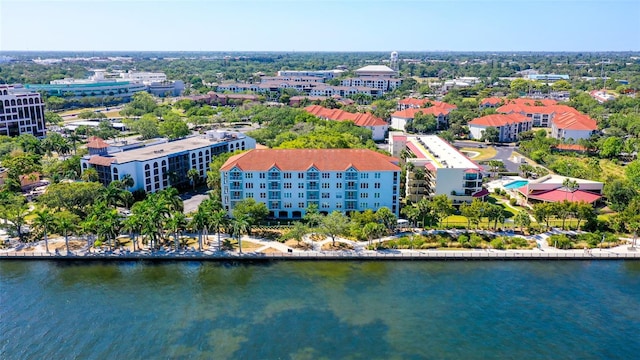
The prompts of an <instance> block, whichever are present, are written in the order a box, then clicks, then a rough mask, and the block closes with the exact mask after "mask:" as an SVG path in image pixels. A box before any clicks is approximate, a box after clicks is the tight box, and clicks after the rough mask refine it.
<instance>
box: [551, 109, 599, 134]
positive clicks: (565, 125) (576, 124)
mask: <svg viewBox="0 0 640 360" xmlns="http://www.w3.org/2000/svg"><path fill="white" fill-rule="evenodd" d="M552 122H553V124H554V125H555V126H556V127H557V128H559V129H563V130H590V131H594V130H598V123H597V122H596V121H595V120H593V119H592V118H590V117H588V116H587V115H582V114H575V113H564V114H562V115H558V116H555V117H554V118H553V120H552Z"/></svg>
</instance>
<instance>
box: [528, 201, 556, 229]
mask: <svg viewBox="0 0 640 360" xmlns="http://www.w3.org/2000/svg"><path fill="white" fill-rule="evenodd" d="M552 214H553V205H552V204H551V203H547V202H541V203H537V204H533V217H534V218H535V219H536V221H537V222H544V223H545V224H546V226H547V228H548V227H549V218H550V217H551V215H552Z"/></svg>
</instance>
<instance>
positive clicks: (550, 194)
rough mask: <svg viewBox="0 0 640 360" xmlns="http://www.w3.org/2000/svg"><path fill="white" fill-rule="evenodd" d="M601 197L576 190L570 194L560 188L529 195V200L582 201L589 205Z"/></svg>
mask: <svg viewBox="0 0 640 360" xmlns="http://www.w3.org/2000/svg"><path fill="white" fill-rule="evenodd" d="M601 197H602V195H599V194H594V193H590V192H588V191H584V190H576V191H574V192H573V193H572V192H569V191H566V190H564V189H562V188H560V189H555V190H549V191H541V192H538V193H532V194H529V199H534V200H541V201H547V202H561V201H564V200H567V201H570V202H580V201H584V202H587V203H589V204H591V203H593V202H595V201H596V200H598V199H600V198H601Z"/></svg>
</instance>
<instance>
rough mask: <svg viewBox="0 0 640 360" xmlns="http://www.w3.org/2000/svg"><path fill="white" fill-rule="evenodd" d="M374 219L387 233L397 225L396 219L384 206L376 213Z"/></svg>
mask: <svg viewBox="0 0 640 360" xmlns="http://www.w3.org/2000/svg"><path fill="white" fill-rule="evenodd" d="M376 218H377V219H378V221H379V222H380V223H382V224H383V225H384V227H385V228H386V229H387V231H389V232H391V231H393V230H394V229H395V227H396V225H397V224H398V217H397V216H396V215H395V214H394V213H392V212H391V210H390V209H389V208H388V207H386V206H383V207H381V208H379V209H378V210H377V211H376Z"/></svg>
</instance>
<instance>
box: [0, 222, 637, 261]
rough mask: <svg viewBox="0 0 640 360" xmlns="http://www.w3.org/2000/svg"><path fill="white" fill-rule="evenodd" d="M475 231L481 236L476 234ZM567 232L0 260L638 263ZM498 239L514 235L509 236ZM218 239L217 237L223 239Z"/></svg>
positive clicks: (26, 254)
mask: <svg viewBox="0 0 640 360" xmlns="http://www.w3.org/2000/svg"><path fill="white" fill-rule="evenodd" d="M456 231H457V230H427V231H422V232H421V233H423V234H426V233H434V232H456ZM479 232H484V231H482V230H480V231H479ZM559 233H569V232H568V231H562V230H553V231H550V232H546V233H542V234H537V235H530V236H526V237H524V238H526V239H528V240H534V241H536V243H537V245H538V246H537V247H536V248H534V249H531V250H526V249H519V250H496V249H380V250H369V249H367V245H368V244H367V243H366V242H357V241H352V240H348V239H344V238H337V239H336V242H339V243H344V244H346V245H348V246H350V247H351V249H349V250H323V246H324V245H325V244H327V243H330V242H331V239H329V238H325V239H324V240H322V241H311V240H310V238H309V237H308V236H305V239H303V243H305V244H306V245H307V248H306V249H301V248H296V247H290V246H287V245H286V244H283V243H280V242H278V241H271V240H265V239H261V238H255V237H249V236H243V241H242V242H243V244H247V243H249V244H252V245H253V246H252V247H250V248H248V249H245V251H244V252H242V253H240V252H238V251H237V249H235V250H233V251H217V247H216V246H214V245H213V243H212V244H211V246H209V247H208V248H205V249H204V250H202V251H198V250H196V249H194V248H188V249H184V250H180V251H175V250H174V249H161V250H156V251H150V250H149V249H143V250H138V251H135V252H133V251H131V250H130V249H128V248H118V249H115V250H113V251H107V250H104V249H89V248H88V247H86V246H85V247H84V248H82V249H78V250H74V251H72V252H71V253H70V254H67V252H66V250H64V249H62V248H56V249H57V250H55V251H51V252H49V253H47V252H46V251H45V250H44V244H43V243H44V242H43V241H40V242H38V243H36V244H34V245H33V247H30V248H29V250H25V249H15V248H13V249H12V248H9V249H4V250H0V260H52V261H141V260H142V261H155V262H162V261H219V262H226V261H232V262H236V261H238V262H244V261H247V262H259V261H310V260H323V261H324V260H337V261H346V260H363V261H364V260H390V261H429V260H444V261H448V260H451V261H460V260H461V261H475V260H621V259H627V260H640V249H638V248H634V247H632V244H631V241H630V239H625V240H627V241H628V243H627V244H624V245H620V246H617V247H613V248H594V249H571V250H562V249H556V248H554V247H551V246H549V245H548V244H547V238H548V237H549V236H550V235H552V234H559ZM403 235H406V234H399V235H396V236H390V237H384V238H381V239H376V240H373V242H372V243H373V244H375V243H377V242H384V241H388V240H394V239H397V238H398V237H400V236H403ZM499 235H505V236H518V235H514V234H512V233H509V234H507V233H504V234H502V233H501V234H499ZM227 237H228V236H227V235H223V236H222V238H223V239H224V238H227ZM61 242H63V239H62V238H57V239H50V240H49V244H50V246H51V245H52V244H56V243H57V244H58V245H60V243H61Z"/></svg>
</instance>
